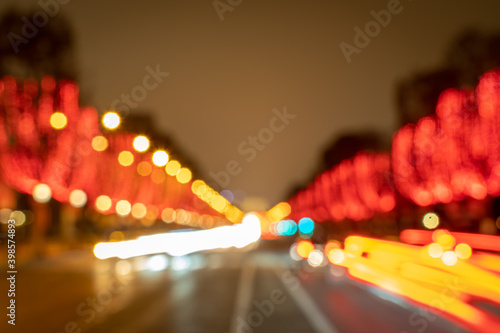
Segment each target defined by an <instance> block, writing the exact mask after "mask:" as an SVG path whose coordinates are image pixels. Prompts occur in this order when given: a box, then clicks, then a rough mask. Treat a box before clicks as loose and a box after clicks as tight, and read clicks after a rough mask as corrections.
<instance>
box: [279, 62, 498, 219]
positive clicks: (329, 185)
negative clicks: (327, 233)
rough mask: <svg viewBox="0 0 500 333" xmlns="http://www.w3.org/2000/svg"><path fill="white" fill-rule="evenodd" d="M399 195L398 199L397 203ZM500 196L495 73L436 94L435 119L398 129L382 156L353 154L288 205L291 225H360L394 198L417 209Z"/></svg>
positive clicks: (387, 208) (390, 205)
mask: <svg viewBox="0 0 500 333" xmlns="http://www.w3.org/2000/svg"><path fill="white" fill-rule="evenodd" d="M398 194H399V195H398ZM499 195H500V71H499V70H496V71H491V72H487V73H485V74H484V75H483V76H482V77H481V79H480V82H479V84H478V86H477V87H476V89H475V90H470V89H469V90H468V89H464V90H455V89H449V90H446V91H444V92H443V93H442V94H441V96H440V99H439V102H438V105H437V107H436V114H435V115H432V116H427V117H424V118H422V119H420V120H419V121H418V123H417V124H416V125H413V124H409V125H406V126H404V127H403V128H401V129H400V130H399V131H398V132H397V133H396V134H395V135H394V137H393V142H392V150H391V152H390V153H384V152H380V153H366V152H361V153H359V154H358V155H357V156H355V157H354V158H351V159H347V160H344V161H342V162H341V163H340V164H339V165H336V166H334V167H333V168H331V169H330V170H327V171H325V172H324V173H322V174H320V175H319V176H317V177H316V179H315V180H314V181H313V182H312V183H311V184H309V186H308V187H307V188H306V189H305V190H302V191H300V192H299V193H298V194H297V195H295V196H294V197H292V198H291V199H290V200H289V203H290V205H291V207H292V215H291V216H292V217H293V218H294V219H295V220H298V219H300V218H301V217H304V216H309V217H311V218H313V219H315V220H318V221H326V220H330V221H331V220H333V221H341V220H344V219H349V220H363V219H369V218H371V217H373V216H374V215H375V214H379V213H386V212H389V211H391V210H393V209H394V207H395V206H396V201H397V198H398V197H399V198H405V199H407V200H410V201H411V202H413V203H414V204H416V205H418V206H421V207H425V206H429V205H434V204H439V203H450V202H452V201H460V200H463V199H465V198H473V199H476V200H482V199H485V198H486V197H487V196H491V197H496V196H499Z"/></svg>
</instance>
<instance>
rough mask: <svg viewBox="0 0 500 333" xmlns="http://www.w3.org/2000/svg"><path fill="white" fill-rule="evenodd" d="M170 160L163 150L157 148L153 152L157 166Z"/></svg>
mask: <svg viewBox="0 0 500 333" xmlns="http://www.w3.org/2000/svg"><path fill="white" fill-rule="evenodd" d="M167 162H168V154H167V153H166V152H165V151H163V150H157V151H155V153H154V154H153V163H154V165H156V166H159V167H162V166H164V165H165V164H167Z"/></svg>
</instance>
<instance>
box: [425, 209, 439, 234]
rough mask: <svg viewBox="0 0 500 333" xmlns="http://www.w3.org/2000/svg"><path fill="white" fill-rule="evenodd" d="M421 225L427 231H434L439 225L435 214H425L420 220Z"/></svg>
mask: <svg viewBox="0 0 500 333" xmlns="http://www.w3.org/2000/svg"><path fill="white" fill-rule="evenodd" d="M422 223H423V224H424V227H426V228H427V229H430V230H432V229H436V228H437V227H438V225H439V216H437V214H436V213H427V214H425V215H424V217H423V218H422Z"/></svg>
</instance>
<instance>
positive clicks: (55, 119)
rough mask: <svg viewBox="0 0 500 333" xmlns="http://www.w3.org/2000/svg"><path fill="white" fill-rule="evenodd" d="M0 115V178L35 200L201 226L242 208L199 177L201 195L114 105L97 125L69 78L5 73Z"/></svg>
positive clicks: (186, 173) (185, 172)
mask: <svg viewBox="0 0 500 333" xmlns="http://www.w3.org/2000/svg"><path fill="white" fill-rule="evenodd" d="M0 120H1V121H0V162H1V168H0V171H1V172H0V177H1V178H0V180H1V181H3V182H4V183H6V184H7V185H8V186H9V187H11V188H12V189H14V190H16V191H18V192H21V193H27V194H30V195H32V196H33V199H34V200H35V201H36V202H38V203H40V204H43V203H46V202H48V201H50V200H51V199H55V200H57V201H59V202H61V203H68V204H70V205H71V206H73V207H76V208H79V207H83V206H91V207H93V208H95V209H96V210H97V211H98V212H100V213H103V214H111V213H116V214H118V215H121V216H129V215H131V216H133V217H134V218H137V219H142V218H146V217H147V218H149V219H153V220H154V219H160V218H162V219H163V220H164V221H165V222H172V221H175V222H179V223H184V224H188V225H191V226H202V227H211V226H213V225H214V223H213V222H214V221H219V222H221V223H224V221H227V220H229V221H230V222H233V223H236V222H239V221H240V220H241V217H242V215H243V213H242V212H241V211H240V210H239V209H237V208H236V207H234V206H233V205H231V203H230V202H229V201H228V200H226V199H225V198H224V197H222V196H220V194H219V193H217V192H215V191H214V190H213V189H211V188H209V187H208V185H206V184H205V183H203V184H202V185H203V186H204V187H203V189H204V191H203V192H207V193H210V194H211V195H207V194H205V195H204V196H202V195H201V194H200V193H201V192H200V191H201V190H200V186H199V185H200V182H201V181H200V180H198V181H195V182H194V183H193V181H192V173H191V171H190V170H189V169H188V168H186V167H183V166H182V165H181V163H180V162H179V161H176V160H171V159H169V154H168V152H167V151H166V150H164V149H157V150H154V151H153V150H152V146H153V145H152V144H151V142H150V140H149V139H148V137H147V136H145V135H137V134H133V133H129V132H124V131H120V130H119V128H120V121H121V119H120V115H119V114H118V113H116V112H107V113H105V114H104V115H103V117H102V118H101V123H102V126H103V127H104V128H103V129H101V127H100V121H99V116H98V113H97V111H96V110H95V109H94V108H92V107H80V106H79V104H78V87H77V86H76V84H74V83H72V82H69V81H64V82H56V81H55V80H54V79H53V78H52V77H50V76H46V77H44V78H43V79H42V80H41V82H40V84H39V83H38V82H37V81H35V80H34V79H27V80H24V81H23V82H17V81H16V80H15V79H14V78H12V77H5V78H3V79H2V80H1V81H0ZM176 212H177V213H180V214H177V215H180V216H182V217H179V216H175V215H176ZM185 214H188V215H187V217H186V215H185ZM210 222H212V223H210Z"/></svg>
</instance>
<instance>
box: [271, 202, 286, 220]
mask: <svg viewBox="0 0 500 333" xmlns="http://www.w3.org/2000/svg"><path fill="white" fill-rule="evenodd" d="M291 211H292V208H291V207H290V204H289V203H287V202H280V203H279V204H277V205H276V206H274V207H273V208H271V209H269V210H268V211H267V213H266V217H267V218H268V219H269V220H270V221H272V222H277V221H281V220H283V219H284V218H285V217H287V216H288V215H290V213H291Z"/></svg>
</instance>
